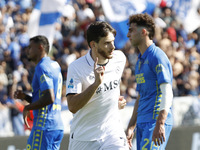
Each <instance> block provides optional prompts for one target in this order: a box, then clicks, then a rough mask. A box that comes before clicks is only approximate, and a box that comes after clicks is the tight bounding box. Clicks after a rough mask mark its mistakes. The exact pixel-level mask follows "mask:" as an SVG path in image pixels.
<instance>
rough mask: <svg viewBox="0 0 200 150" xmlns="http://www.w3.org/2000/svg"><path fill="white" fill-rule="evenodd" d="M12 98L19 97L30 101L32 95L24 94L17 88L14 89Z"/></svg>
mask: <svg viewBox="0 0 200 150" xmlns="http://www.w3.org/2000/svg"><path fill="white" fill-rule="evenodd" d="M14 98H16V99H21V100H25V101H27V102H28V103H31V102H32V97H31V96H29V95H27V94H25V93H24V92H23V91H22V90H17V91H15V93H14Z"/></svg>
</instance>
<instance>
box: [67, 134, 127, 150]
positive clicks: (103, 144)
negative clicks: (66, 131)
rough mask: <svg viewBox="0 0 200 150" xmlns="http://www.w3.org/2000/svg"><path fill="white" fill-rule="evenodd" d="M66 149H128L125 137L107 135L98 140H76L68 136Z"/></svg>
mask: <svg viewBox="0 0 200 150" xmlns="http://www.w3.org/2000/svg"><path fill="white" fill-rule="evenodd" d="M68 150H129V148H128V143H127V140H126V137H119V136H113V135H112V136H111V135H110V136H107V137H106V138H105V139H101V140H98V141H77V140H74V139H73V138H71V137H70V140H69V147H68Z"/></svg>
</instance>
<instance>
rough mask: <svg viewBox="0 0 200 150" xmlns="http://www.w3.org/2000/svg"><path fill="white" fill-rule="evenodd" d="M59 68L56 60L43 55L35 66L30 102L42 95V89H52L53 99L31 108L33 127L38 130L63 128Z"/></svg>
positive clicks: (61, 80)
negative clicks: (33, 108)
mask: <svg viewBox="0 0 200 150" xmlns="http://www.w3.org/2000/svg"><path fill="white" fill-rule="evenodd" d="M62 82H63V79H62V74H61V68H60V66H59V64H58V63H57V62H56V61H53V60H51V59H50V58H49V57H44V58H42V59H41V61H40V62H39V63H38V64H37V66H36V67H35V73H34V77H33V80H32V102H35V101H37V100H38V99H39V98H40V97H41V96H42V91H44V90H47V89H53V90H54V94H55V101H54V103H53V104H50V105H48V106H46V107H43V108H42V109H39V110H33V115H34V122H33V128H36V129H40V130H46V129H47V130H63V128H64V127H63V123H62V119H61V93H62Z"/></svg>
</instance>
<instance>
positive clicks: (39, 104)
mask: <svg viewBox="0 0 200 150" xmlns="http://www.w3.org/2000/svg"><path fill="white" fill-rule="evenodd" d="M54 100H55V95H54V91H53V89H48V90H45V91H43V92H42V96H41V97H40V98H39V99H38V100H37V101H35V102H33V103H31V104H29V105H26V106H25V109H26V110H36V109H41V108H43V107H45V106H47V105H49V104H52V103H53V102H54Z"/></svg>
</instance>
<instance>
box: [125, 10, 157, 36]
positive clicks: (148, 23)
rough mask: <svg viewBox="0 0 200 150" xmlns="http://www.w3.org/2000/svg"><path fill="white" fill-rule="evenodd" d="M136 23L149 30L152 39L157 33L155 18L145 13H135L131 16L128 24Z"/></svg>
mask: <svg viewBox="0 0 200 150" xmlns="http://www.w3.org/2000/svg"><path fill="white" fill-rule="evenodd" d="M131 23H135V24H136V25H137V26H143V27H145V28H146V29H147V30H148V31H149V38H150V39H151V40H152V39H153V37H154V34H155V23H154V20H153V18H152V17H151V16H150V15H148V14H147V13H145V14H135V15H131V16H130V17H129V22H128V24H129V25H130V24H131Z"/></svg>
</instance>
